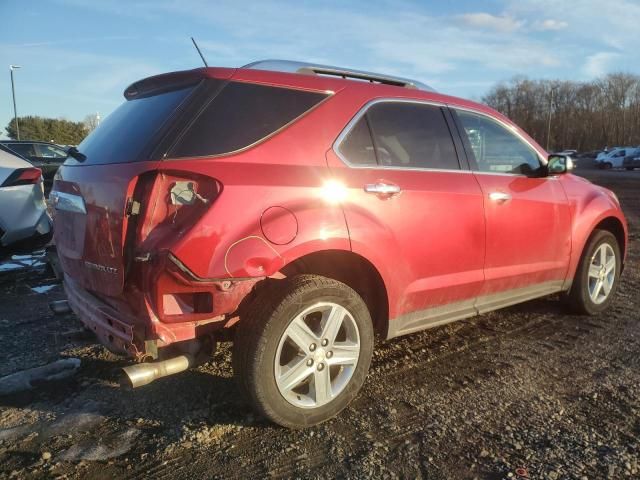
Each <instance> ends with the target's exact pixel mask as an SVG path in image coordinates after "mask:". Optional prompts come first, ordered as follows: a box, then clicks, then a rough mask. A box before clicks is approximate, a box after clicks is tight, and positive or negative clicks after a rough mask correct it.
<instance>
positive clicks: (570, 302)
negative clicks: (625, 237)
mask: <svg viewBox="0 0 640 480" xmlns="http://www.w3.org/2000/svg"><path fill="white" fill-rule="evenodd" d="M604 245H608V247H609V249H610V250H609V249H608V248H607V247H604V250H605V251H610V252H612V253H613V255H614V257H615V258H614V262H613V264H614V268H615V270H614V272H613V275H611V276H609V277H608V276H607V275H605V277H604V279H605V280H607V278H608V279H610V280H611V282H610V283H609V282H608V284H609V286H610V288H609V292H608V293H607V294H606V296H604V298H603V295H604V294H605V289H604V288H602V287H601V290H600V295H597V298H596V299H594V297H593V295H592V293H591V292H592V291H593V290H592V289H593V288H594V287H596V286H597V282H598V280H599V279H598V277H597V275H594V273H597V271H598V270H599V269H598V268H597V265H594V263H593V262H594V261H596V262H597V263H600V262H598V260H597V259H596V258H595V256H596V255H600V254H601V251H602V250H601V247H603V246H604ZM605 263H607V262H605ZM621 264H622V261H621V254H620V247H619V245H618V241H617V240H616V237H615V236H613V234H612V233H611V232H609V231H607V230H595V231H594V232H593V233H592V234H591V237H590V238H589V240H588V241H587V245H586V247H585V249H584V251H583V253H582V257H581V258H580V263H579V264H578V269H577V271H576V275H575V277H574V279H573V284H572V285H571V290H570V291H569V293H568V294H567V296H566V298H565V302H566V304H567V306H568V307H569V308H570V309H571V310H572V311H573V312H575V313H579V314H585V315H597V314H599V313H601V312H603V311H604V310H606V309H607V308H608V307H609V305H610V304H611V302H612V301H613V297H614V295H615V293H616V290H617V288H618V282H619V279H620V267H621ZM592 266H593V267H594V268H593V270H591V272H590V267H592ZM605 271H606V266H605ZM590 273H591V274H590ZM600 281H604V280H602V279H600ZM596 294H597V292H596Z"/></svg>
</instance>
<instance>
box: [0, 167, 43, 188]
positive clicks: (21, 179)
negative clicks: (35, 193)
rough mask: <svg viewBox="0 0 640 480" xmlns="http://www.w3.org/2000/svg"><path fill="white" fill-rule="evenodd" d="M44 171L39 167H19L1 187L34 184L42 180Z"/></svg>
mask: <svg viewBox="0 0 640 480" xmlns="http://www.w3.org/2000/svg"><path fill="white" fill-rule="evenodd" d="M41 176H42V171H41V170H40V169H39V168H18V169H16V170H15V171H14V172H13V173H12V174H11V175H9V176H8V177H7V179H6V180H5V181H4V182H2V185H0V187H16V186H18V185H33V184H36V183H38V182H39V181H40V177H41Z"/></svg>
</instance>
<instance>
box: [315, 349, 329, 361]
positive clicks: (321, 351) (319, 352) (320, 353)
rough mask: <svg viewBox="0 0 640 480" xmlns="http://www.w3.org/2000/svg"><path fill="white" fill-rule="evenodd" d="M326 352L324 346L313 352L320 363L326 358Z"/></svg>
mask: <svg viewBox="0 0 640 480" xmlns="http://www.w3.org/2000/svg"><path fill="white" fill-rule="evenodd" d="M325 355H326V352H325V350H324V348H318V349H317V350H316V351H315V352H313V360H314V361H315V362H316V363H318V362H321V361H323V360H324V358H325Z"/></svg>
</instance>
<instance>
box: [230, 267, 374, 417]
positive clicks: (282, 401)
mask: <svg viewBox="0 0 640 480" xmlns="http://www.w3.org/2000/svg"><path fill="white" fill-rule="evenodd" d="M373 343H374V333H373V327H372V322H371V317H370V314H369V311H368V309H367V306H366V304H365V303H364V301H363V300H362V298H361V297H360V296H359V295H358V294H357V293H356V292H355V291H354V290H352V289H351V288H349V287H348V286H347V285H345V284H343V283H341V282H338V281H336V280H332V279H329V278H325V277H320V276H315V275H299V276H296V277H293V278H291V279H286V280H282V281H279V282H278V283H277V284H276V285H275V286H274V287H272V288H270V289H266V290H265V291H264V292H263V294H262V295H260V296H259V297H258V298H257V299H256V300H255V301H254V305H253V308H251V309H250V311H249V312H248V314H247V317H246V318H242V319H241V320H240V323H239V324H238V330H237V331H236V338H235V343H234V351H233V356H234V359H233V360H234V362H233V363H234V370H235V371H234V374H235V375H236V377H237V380H238V382H239V383H240V386H241V389H242V390H243V391H244V392H245V393H246V394H247V396H248V397H249V400H250V402H251V403H252V404H253V406H254V407H255V409H256V410H257V411H258V412H259V413H261V414H262V415H264V416H265V417H267V418H268V419H270V420H272V421H273V422H275V423H278V424H280V425H283V426H285V427H289V428H301V427H306V426H311V425H315V424H318V423H321V422H324V421H326V420H328V419H330V418H332V417H334V416H335V415H337V414H338V413H339V412H340V411H341V410H342V409H343V408H345V407H346V406H347V405H348V404H349V403H350V402H351V400H353V398H354V397H355V396H356V395H357V393H358V391H359V390H360V387H361V386H362V384H363V383H364V379H365V377H366V375H367V372H368V370H369V364H370V363H371V355H372V352H373Z"/></svg>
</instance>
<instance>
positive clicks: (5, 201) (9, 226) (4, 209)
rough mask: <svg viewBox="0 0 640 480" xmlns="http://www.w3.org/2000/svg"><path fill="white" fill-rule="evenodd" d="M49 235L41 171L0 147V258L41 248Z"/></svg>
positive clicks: (49, 224)
mask: <svg viewBox="0 0 640 480" xmlns="http://www.w3.org/2000/svg"><path fill="white" fill-rule="evenodd" d="M52 233H53V232H52V222H51V217H50V216H49V214H48V212H47V205H46V202H45V199H44V191H43V188H42V172H41V171H40V169H38V168H35V167H34V166H33V165H31V164H30V163H29V162H28V161H27V160H25V159H23V158H20V157H19V156H18V155H16V154H14V153H13V152H11V151H10V150H7V149H6V147H3V146H1V145H0V259H2V258H4V257H6V256H9V255H11V254H13V253H20V252H27V251H31V250H34V249H36V248H38V247H42V246H43V245H45V244H46V243H47V242H48V241H49V240H50V239H51V235H52Z"/></svg>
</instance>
